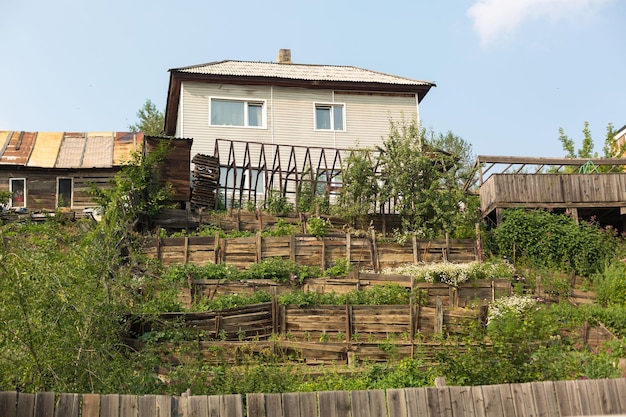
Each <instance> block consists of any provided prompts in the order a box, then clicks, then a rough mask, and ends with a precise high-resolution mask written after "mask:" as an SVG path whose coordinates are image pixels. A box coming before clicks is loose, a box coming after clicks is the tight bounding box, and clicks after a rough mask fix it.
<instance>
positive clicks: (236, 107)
mask: <svg viewBox="0 0 626 417" xmlns="http://www.w3.org/2000/svg"><path fill="white" fill-rule="evenodd" d="M244 105H245V103H244V102H243V101H230V100H215V99H213V100H211V124H212V125H221V126H244V109H245V107H244Z"/></svg>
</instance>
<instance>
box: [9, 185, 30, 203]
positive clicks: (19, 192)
mask: <svg viewBox="0 0 626 417" xmlns="http://www.w3.org/2000/svg"><path fill="white" fill-rule="evenodd" d="M10 181H11V183H10V190H11V193H12V194H11V207H26V180H25V179H23V178H20V179H17V178H11V180H10Z"/></svg>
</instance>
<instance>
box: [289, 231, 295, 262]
mask: <svg viewBox="0 0 626 417" xmlns="http://www.w3.org/2000/svg"><path fill="white" fill-rule="evenodd" d="M289 259H291V261H292V262H295V261H296V235H294V234H293V233H292V234H291V241H290V242H289Z"/></svg>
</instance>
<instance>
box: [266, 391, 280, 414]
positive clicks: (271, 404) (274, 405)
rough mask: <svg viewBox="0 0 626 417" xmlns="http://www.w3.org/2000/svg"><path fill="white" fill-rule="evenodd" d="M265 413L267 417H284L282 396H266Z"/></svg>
mask: <svg viewBox="0 0 626 417" xmlns="http://www.w3.org/2000/svg"><path fill="white" fill-rule="evenodd" d="M265 413H266V416H267V417H282V416H283V398H282V395H280V394H265Z"/></svg>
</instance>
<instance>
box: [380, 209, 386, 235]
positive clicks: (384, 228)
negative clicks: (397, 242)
mask: <svg viewBox="0 0 626 417" xmlns="http://www.w3.org/2000/svg"><path fill="white" fill-rule="evenodd" d="M381 222H382V225H381V226H382V233H383V237H387V218H386V217H385V213H383V214H382V217H381Z"/></svg>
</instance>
